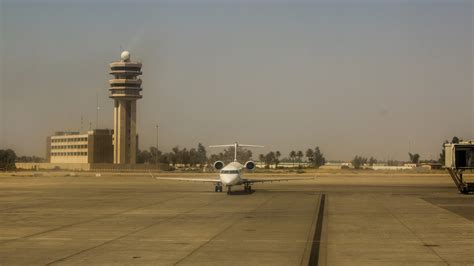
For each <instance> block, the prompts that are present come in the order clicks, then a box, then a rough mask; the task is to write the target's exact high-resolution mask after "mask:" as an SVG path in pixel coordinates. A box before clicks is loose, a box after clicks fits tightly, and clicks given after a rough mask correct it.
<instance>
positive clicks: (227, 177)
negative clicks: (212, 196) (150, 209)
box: [150, 142, 313, 194]
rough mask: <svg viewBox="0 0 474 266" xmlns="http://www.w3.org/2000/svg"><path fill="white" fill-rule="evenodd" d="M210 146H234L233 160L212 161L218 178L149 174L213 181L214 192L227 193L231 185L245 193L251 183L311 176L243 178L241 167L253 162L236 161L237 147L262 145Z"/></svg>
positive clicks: (250, 189)
mask: <svg viewBox="0 0 474 266" xmlns="http://www.w3.org/2000/svg"><path fill="white" fill-rule="evenodd" d="M209 147H210V148H220V147H234V161H233V162H231V163H229V164H227V165H224V163H223V162H222V161H216V162H214V168H215V169H217V170H220V173H219V178H217V179H211V178H172V177H155V176H153V174H152V173H151V172H150V175H151V176H152V177H153V178H155V179H158V180H176V181H191V182H209V183H214V185H215V189H214V191H215V192H222V187H223V186H226V187H227V194H231V192H232V186H239V185H243V186H244V190H245V192H247V193H251V192H252V184H255V183H264V182H276V181H291V180H309V179H313V178H291V179H283V178H280V179H245V178H242V175H243V173H242V171H243V169H247V170H253V169H255V163H254V162H253V161H248V162H246V163H245V165H242V164H241V163H239V162H238V161H237V149H238V148H239V147H254V148H255V147H256V148H263V146H259V145H245V144H238V143H237V142H236V143H234V144H225V145H211V146H209Z"/></svg>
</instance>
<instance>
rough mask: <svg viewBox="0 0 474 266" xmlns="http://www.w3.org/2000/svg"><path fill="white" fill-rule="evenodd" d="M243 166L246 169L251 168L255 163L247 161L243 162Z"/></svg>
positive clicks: (253, 167)
mask: <svg viewBox="0 0 474 266" xmlns="http://www.w3.org/2000/svg"><path fill="white" fill-rule="evenodd" d="M245 168H247V170H253V169H255V163H254V162H252V161H248V162H246V163H245Z"/></svg>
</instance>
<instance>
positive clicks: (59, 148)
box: [46, 129, 114, 164]
mask: <svg viewBox="0 0 474 266" xmlns="http://www.w3.org/2000/svg"><path fill="white" fill-rule="evenodd" d="M113 152H114V146H113V130H111V129H94V130H91V131H88V132H87V133H80V132H56V133H55V134H54V135H52V136H49V137H48V138H47V145H46V158H47V160H48V161H49V162H50V163H73V164H76V163H80V164H92V163H113V161H114V153H113Z"/></svg>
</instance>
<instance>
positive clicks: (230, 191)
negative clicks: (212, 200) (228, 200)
mask: <svg viewBox="0 0 474 266" xmlns="http://www.w3.org/2000/svg"><path fill="white" fill-rule="evenodd" d="M230 188H231V187H230V186H228V187H227V195H230V194H231V193H232V190H231V189H230Z"/></svg>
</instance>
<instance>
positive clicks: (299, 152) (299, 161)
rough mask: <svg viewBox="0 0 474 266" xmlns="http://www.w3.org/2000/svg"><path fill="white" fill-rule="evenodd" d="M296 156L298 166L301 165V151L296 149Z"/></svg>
mask: <svg viewBox="0 0 474 266" xmlns="http://www.w3.org/2000/svg"><path fill="white" fill-rule="evenodd" d="M296 157H298V167H299V166H301V158H303V152H302V151H298V152H297V153H296Z"/></svg>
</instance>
